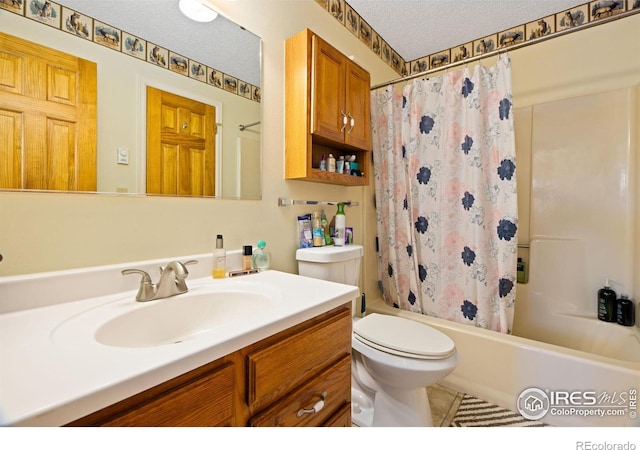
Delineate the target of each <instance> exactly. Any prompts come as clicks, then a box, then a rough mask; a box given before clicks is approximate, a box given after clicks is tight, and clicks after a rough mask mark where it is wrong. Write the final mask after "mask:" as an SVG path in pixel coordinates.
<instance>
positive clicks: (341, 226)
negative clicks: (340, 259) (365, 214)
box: [333, 203, 347, 247]
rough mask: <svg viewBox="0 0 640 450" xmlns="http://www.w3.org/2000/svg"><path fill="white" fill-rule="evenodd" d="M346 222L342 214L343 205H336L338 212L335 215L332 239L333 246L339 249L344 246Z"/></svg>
mask: <svg viewBox="0 0 640 450" xmlns="http://www.w3.org/2000/svg"><path fill="white" fill-rule="evenodd" d="M346 221H347V217H346V216H345V214H344V203H338V212H337V213H336V229H335V236H334V238H333V245H337V246H339V247H341V246H343V245H344V243H345V233H346V226H347V224H346Z"/></svg>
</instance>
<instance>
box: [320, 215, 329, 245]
mask: <svg viewBox="0 0 640 450" xmlns="http://www.w3.org/2000/svg"><path fill="white" fill-rule="evenodd" d="M320 225H321V226H322V233H323V234H324V244H323V245H331V234H329V221H327V215H326V214H325V213H324V209H322V210H320Z"/></svg>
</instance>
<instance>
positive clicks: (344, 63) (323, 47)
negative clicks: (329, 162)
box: [285, 29, 371, 186]
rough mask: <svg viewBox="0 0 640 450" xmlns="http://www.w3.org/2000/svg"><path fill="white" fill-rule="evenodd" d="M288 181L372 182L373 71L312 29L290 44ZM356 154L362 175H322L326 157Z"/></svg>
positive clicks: (287, 62)
mask: <svg viewBox="0 0 640 450" xmlns="http://www.w3.org/2000/svg"><path fill="white" fill-rule="evenodd" d="M285 51H286V55H285V76H286V80H285V83H286V86H285V127H286V129H285V178H287V179H303V180H308V181H319V182H325V183H333V184H343V185H354V186H363V185H367V184H368V182H369V181H368V180H369V175H370V174H369V167H370V162H371V161H370V160H371V117H370V110H371V108H370V102H371V100H370V87H371V78H370V75H369V73H368V72H367V71H366V70H364V69H363V68H361V67H360V66H358V65H357V64H356V63H354V62H353V61H351V60H350V59H349V58H347V57H346V56H345V55H343V54H342V53H340V52H339V51H338V50H337V49H335V48H334V47H332V46H331V45H330V44H328V43H327V42H326V41H324V40H323V39H321V38H320V37H319V36H318V35H316V34H315V33H313V32H312V31H311V30H309V29H305V30H303V31H302V32H300V33H298V34H296V35H295V36H293V37H291V38H289V39H287V41H286V50H285ZM329 154H333V156H334V157H335V158H336V159H338V158H339V157H340V156H345V157H346V156H348V155H355V156H356V162H357V163H358V169H359V170H360V172H361V173H362V176H355V175H344V174H338V173H332V172H327V171H321V170H320V169H319V167H320V161H321V160H322V156H323V155H324V156H325V158H328V157H329Z"/></svg>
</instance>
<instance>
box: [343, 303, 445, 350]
mask: <svg viewBox="0 0 640 450" xmlns="http://www.w3.org/2000/svg"><path fill="white" fill-rule="evenodd" d="M353 333H354V336H355V337H356V339H358V340H360V341H361V342H363V343H365V344H367V345H370V346H372V347H374V348H377V349H378V350H382V351H385V352H387V353H392V354H396V355H402V356H408V357H413V358H421V359H441V358H447V357H449V356H451V355H452V354H453V352H454V351H455V345H454V343H453V341H452V340H451V339H450V338H449V336H447V335H445V334H444V333H441V332H440V331H438V330H436V329H434V328H431V327H430V326H428V325H425V324H423V323H420V322H417V321H415V320H410V319H405V318H403V317H397V316H389V315H386V314H377V313H371V314H369V315H367V316H365V317H363V318H362V319H360V320H357V321H356V322H354V323H353Z"/></svg>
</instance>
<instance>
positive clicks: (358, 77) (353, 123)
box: [344, 61, 371, 150]
mask: <svg viewBox="0 0 640 450" xmlns="http://www.w3.org/2000/svg"><path fill="white" fill-rule="evenodd" d="M347 62H348V64H347V78H346V101H345V103H346V110H347V119H348V123H347V128H346V130H345V137H344V141H345V143H346V144H348V145H351V146H353V147H357V148H361V149H363V150H371V115H370V114H371V112H370V109H371V107H370V104H371V100H370V98H371V97H370V96H371V93H370V89H371V76H370V75H369V72H367V71H366V70H364V69H363V68H361V67H360V66H358V65H357V64H354V63H352V62H351V61H347Z"/></svg>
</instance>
